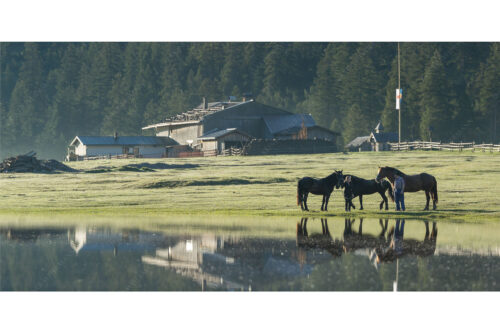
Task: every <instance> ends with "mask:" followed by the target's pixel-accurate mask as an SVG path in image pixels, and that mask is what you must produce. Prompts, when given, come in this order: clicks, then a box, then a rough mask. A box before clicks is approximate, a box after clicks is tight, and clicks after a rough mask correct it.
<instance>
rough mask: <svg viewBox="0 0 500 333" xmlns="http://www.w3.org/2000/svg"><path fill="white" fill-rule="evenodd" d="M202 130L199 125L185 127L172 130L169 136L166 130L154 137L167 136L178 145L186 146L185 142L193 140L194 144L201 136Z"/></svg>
mask: <svg viewBox="0 0 500 333" xmlns="http://www.w3.org/2000/svg"><path fill="white" fill-rule="evenodd" d="M202 129H203V127H202V125H201V124H195V125H187V126H183V127H178V128H174V129H172V130H171V132H170V135H169V132H168V131H166V130H165V131H161V132H158V133H157V134H156V135H157V136H167V137H170V138H172V139H174V140H175V141H177V142H178V143H179V144H180V145H186V144H188V142H187V140H193V142H194V141H195V140H196V138H197V137H199V136H200V135H201V131H202Z"/></svg>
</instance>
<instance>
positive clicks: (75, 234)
mask: <svg viewBox="0 0 500 333" xmlns="http://www.w3.org/2000/svg"><path fill="white" fill-rule="evenodd" d="M163 239H164V237H163V236H162V235H156V234H150V233H139V232H138V231H128V230H122V231H119V232H116V231H111V230H104V231H103V230H99V231H97V230H93V229H88V228H87V227H81V226H79V227H76V228H75V229H70V230H68V242H69V245H70V246H71V248H72V249H73V251H75V253H76V254H77V255H78V254H79V253H80V252H85V251H113V252H114V253H115V254H116V253H117V252H118V251H146V250H152V249H155V248H156V245H157V244H161V243H162V242H163Z"/></svg>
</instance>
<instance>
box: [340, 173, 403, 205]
mask: <svg viewBox="0 0 500 333" xmlns="http://www.w3.org/2000/svg"><path fill="white" fill-rule="evenodd" d="M349 179H350V181H348V180H349ZM342 187H344V199H345V201H346V203H345V209H346V211H349V210H351V207H353V208H354V209H356V207H354V205H353V204H352V201H351V200H352V199H353V198H355V197H357V196H359V204H360V208H359V209H360V210H362V209H363V195H368V194H373V193H376V192H378V194H380V196H381V197H382V202H380V209H382V207H383V206H384V203H385V210H388V209H389V207H388V200H387V197H386V196H385V192H386V191H387V190H389V197H390V198H391V201H394V193H393V190H392V186H391V183H390V182H388V181H387V180H383V181H381V182H377V181H376V180H375V179H371V180H368V179H363V178H360V177H356V176H352V175H344V181H343V183H342Z"/></svg>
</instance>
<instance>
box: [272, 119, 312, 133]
mask: <svg viewBox="0 0 500 333" xmlns="http://www.w3.org/2000/svg"><path fill="white" fill-rule="evenodd" d="M263 120H264V122H265V123H266V125H267V128H269V131H270V132H271V133H272V134H276V133H281V134H283V133H282V132H284V131H285V130H289V129H297V128H298V129H300V128H302V123H304V126H305V127H313V126H316V123H315V122H314V119H313V117H312V116H311V115H310V114H290V115H279V116H264V117H263Z"/></svg>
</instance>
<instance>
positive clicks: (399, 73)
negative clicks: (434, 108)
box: [398, 42, 401, 147]
mask: <svg viewBox="0 0 500 333" xmlns="http://www.w3.org/2000/svg"><path fill="white" fill-rule="evenodd" d="M398 91H401V63H400V59H399V42H398ZM400 145H401V98H400V100H399V108H398V147H399V146H400Z"/></svg>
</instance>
